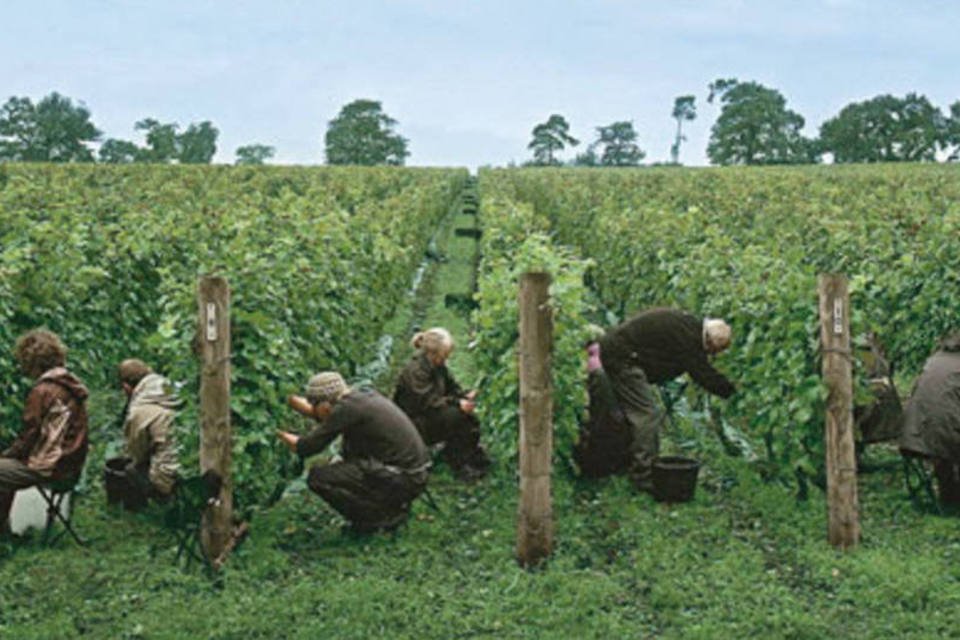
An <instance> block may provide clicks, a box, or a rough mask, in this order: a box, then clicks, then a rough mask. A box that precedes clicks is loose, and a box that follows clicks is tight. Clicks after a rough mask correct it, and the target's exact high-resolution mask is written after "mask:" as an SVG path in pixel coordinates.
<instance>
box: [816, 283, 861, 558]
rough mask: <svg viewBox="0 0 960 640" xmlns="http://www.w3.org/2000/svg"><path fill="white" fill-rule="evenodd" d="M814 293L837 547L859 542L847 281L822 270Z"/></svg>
mask: <svg viewBox="0 0 960 640" xmlns="http://www.w3.org/2000/svg"><path fill="white" fill-rule="evenodd" d="M818 290H819V293H820V348H821V349H822V351H823V378H824V381H825V382H826V385H827V389H828V392H829V393H828V395H827V420H826V446H827V460H826V462H827V510H828V518H827V520H828V535H827V537H828V539H829V541H830V544H832V545H833V546H835V547H839V548H841V549H851V548H853V547H855V546H857V544H858V543H859V542H860V515H859V505H858V501H857V462H856V456H855V452H854V443H853V415H852V408H853V381H852V371H853V354H852V352H851V350H850V294H849V292H848V290H847V279H846V278H845V277H843V276H841V275H834V274H823V275H821V276H820V282H819V286H818Z"/></svg>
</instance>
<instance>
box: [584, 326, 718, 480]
mask: <svg viewBox="0 0 960 640" xmlns="http://www.w3.org/2000/svg"><path fill="white" fill-rule="evenodd" d="M730 338H731V331H730V326H729V325H728V324H727V323H726V322H724V321H723V320H719V319H715V318H699V317H697V316H694V315H693V314H690V313H687V312H686V311H681V310H679V309H666V308H656V309H649V310H647V311H644V312H642V313H639V314H637V315H635V316H634V317H632V318H630V319H629V320H627V321H625V322H623V323H621V324H619V325H617V326H616V327H614V328H612V329H610V330H608V331H607V332H606V333H604V334H603V335H602V336H599V339H598V340H596V341H595V342H591V343H590V344H589V345H588V346H587V355H588V359H587V370H588V372H589V378H588V384H589V391H590V414H591V415H590V422H589V423H587V424H586V425H584V426H583V427H582V428H581V432H580V441H579V442H578V443H577V448H576V450H575V451H574V457H575V459H576V461H577V464H578V465H579V467H580V470H581V473H583V474H584V475H585V476H589V477H600V476H605V475H611V474H614V473H620V472H623V471H627V472H629V474H630V477H631V480H632V481H633V483H634V485H635V486H636V487H637V489H639V490H641V491H650V490H651V489H652V483H651V470H652V465H653V459H654V457H656V455H657V454H658V453H659V451H660V423H661V422H662V421H663V415H662V412H661V411H660V410H659V408H658V407H657V404H656V402H655V400H654V392H653V389H652V388H651V387H650V384H651V383H652V384H660V383H664V382H667V381H668V380H672V379H673V378H675V377H677V376H679V375H681V374H683V373H687V374H689V375H690V377H691V378H693V381H694V382H696V383H697V384H698V385H700V386H701V387H703V388H704V389H706V390H707V391H708V392H710V393H712V394H714V395H717V396H720V397H721V398H728V397H730V396H731V395H732V394H733V393H734V390H735V389H734V386H733V384H732V383H731V382H730V381H729V380H728V379H727V378H726V377H725V376H724V375H723V374H722V373H720V372H719V371H717V370H716V369H714V368H713V365H711V364H710V356H712V355H714V354H717V353H720V352H721V351H723V350H724V349H726V348H727V347H729V346H730Z"/></svg>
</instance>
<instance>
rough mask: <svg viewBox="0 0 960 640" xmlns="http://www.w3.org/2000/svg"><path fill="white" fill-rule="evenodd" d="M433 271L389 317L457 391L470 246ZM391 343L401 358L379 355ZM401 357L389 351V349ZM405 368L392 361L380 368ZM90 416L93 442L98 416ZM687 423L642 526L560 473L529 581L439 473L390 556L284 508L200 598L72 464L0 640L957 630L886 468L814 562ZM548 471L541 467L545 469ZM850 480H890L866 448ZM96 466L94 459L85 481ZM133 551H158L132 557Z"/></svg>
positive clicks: (793, 513)
mask: <svg viewBox="0 0 960 640" xmlns="http://www.w3.org/2000/svg"><path fill="white" fill-rule="evenodd" d="M462 222H466V221H465V220H457V219H454V218H451V219H449V223H450V226H449V228H448V229H447V230H446V231H445V232H444V233H443V234H441V237H440V238H439V239H438V244H439V245H440V246H441V248H442V251H443V252H444V253H445V254H446V255H447V258H448V260H447V261H446V262H440V263H438V264H437V265H436V269H435V270H434V271H433V273H432V274H431V275H430V277H429V281H428V282H427V283H425V286H426V288H425V289H424V293H423V294H422V299H421V300H419V301H418V302H417V303H416V305H415V306H416V310H415V311H412V312H410V318H411V322H412V321H414V320H413V318H414V317H416V318H417V320H416V321H417V322H422V323H423V325H422V326H433V325H443V326H446V327H448V328H449V329H451V331H453V333H454V336H455V337H456V338H457V340H458V343H459V344H460V348H459V349H458V350H457V351H456V352H455V354H454V357H453V359H452V362H451V366H452V368H453V369H454V371H455V373H456V375H457V376H458V378H459V379H460V380H462V381H463V382H464V383H465V384H468V385H469V384H470V383H471V382H472V380H473V379H474V377H475V374H476V372H475V370H474V368H473V367H474V365H473V359H472V357H471V354H470V352H469V350H468V349H465V348H464V347H465V346H466V343H467V342H468V339H469V335H470V327H469V321H468V319H467V318H466V317H465V316H464V315H463V314H460V313H457V312H455V311H452V310H450V309H446V308H445V307H444V306H443V295H444V294H445V293H446V292H464V291H465V290H468V289H469V285H470V275H471V272H470V270H469V268H468V267H467V266H465V265H469V264H470V261H471V260H472V253H471V243H473V241H472V240H470V239H464V238H457V237H455V236H452V235H451V233H452V232H451V231H450V230H451V229H452V228H454V227H455V226H456V225H457V224H459V223H462ZM398 339H402V337H398ZM400 351H403V352H404V354H409V348H403V349H400ZM397 358H399V359H405V358H406V355H400V356H397ZM94 400H96V401H95V402H93V403H92V405H91V412H92V422H93V424H95V425H98V426H97V430H96V433H97V435H98V437H97V441H98V442H101V443H102V442H104V441H105V440H106V439H107V437H108V431H107V429H108V428H109V427H108V425H109V423H110V420H111V419H112V417H113V415H112V414H113V409H114V408H115V406H114V405H115V403H116V402H117V401H118V399H117V398H116V397H114V396H111V395H109V394H102V393H101V394H97V395H96V396H95V398H94ZM702 420H703V418H702V417H698V416H696V415H694V414H683V415H680V416H679V417H678V419H677V421H676V423H675V424H671V425H670V426H669V428H668V431H667V435H666V441H665V444H664V449H668V450H671V451H679V452H685V453H688V454H691V455H694V456H695V457H698V458H700V459H701V460H703V461H704V467H703V469H702V470H701V476H700V483H699V485H698V489H697V494H696V496H695V498H694V500H693V501H692V502H691V503H688V504H683V505H673V506H669V505H662V504H657V503H655V502H653V501H652V500H651V499H650V498H649V497H647V496H645V495H637V494H636V493H634V492H633V490H632V489H631V487H630V485H629V483H628V482H627V481H626V480H625V479H624V478H612V479H607V480H603V481H597V482H584V481H579V480H576V479H574V478H572V477H571V476H570V475H569V474H568V473H567V470H566V468H565V467H563V466H562V465H561V466H560V468H558V469H557V473H556V475H555V483H554V517H555V527H556V535H555V550H554V554H553V556H552V558H551V559H550V561H549V563H548V564H547V565H546V566H545V567H543V568H542V569H540V570H537V571H532V572H528V571H524V570H521V569H520V568H518V566H517V564H516V561H515V559H514V544H515V535H516V534H515V518H516V508H517V490H516V468H515V463H514V461H510V460H500V461H498V462H497V465H496V469H495V473H494V475H493V476H492V477H490V478H488V479H486V480H484V481H482V482H480V483H478V484H474V485H464V484H462V483H459V482H457V481H455V480H454V479H453V478H452V477H451V476H450V475H449V473H448V471H447V470H446V469H444V468H442V467H441V468H440V469H439V470H438V471H437V472H436V473H435V474H434V476H433V477H432V479H431V493H432V495H433V496H434V498H435V499H436V501H437V503H438V504H439V507H440V512H439V513H438V512H435V511H434V510H433V509H431V508H430V507H429V506H428V505H427V504H426V503H425V502H424V501H422V500H421V501H418V502H417V503H416V504H415V506H414V511H413V517H412V518H411V520H410V522H409V524H408V525H407V526H405V527H404V528H402V529H401V530H400V531H399V532H398V533H397V534H395V535H377V536H373V537H366V538H357V537H352V536H349V535H345V534H343V533H342V532H341V525H342V520H341V519H340V518H339V517H338V516H337V515H336V514H334V513H333V512H332V511H331V510H330V509H329V508H328V507H327V506H326V505H324V503H323V502H322V501H321V500H319V499H318V498H316V497H315V496H313V495H312V494H311V493H310V492H309V491H305V490H304V489H303V488H302V486H300V485H298V486H300V488H299V489H296V488H295V489H293V490H291V491H290V492H288V494H287V495H286V496H285V497H284V499H283V500H281V501H280V502H279V503H277V504H276V505H275V506H274V507H273V508H271V509H269V510H267V511H262V512H259V513H257V514H255V517H254V519H253V520H252V522H251V531H250V537H249V539H248V540H247V541H246V542H245V543H244V544H243V545H242V546H241V547H240V548H239V549H238V550H237V552H236V553H235V554H234V555H233V557H231V559H230V561H229V563H228V564H227V566H226V569H225V570H224V572H223V575H222V578H221V579H220V580H218V581H215V582H214V581H211V580H209V579H208V578H207V577H206V576H205V575H204V574H203V573H202V572H201V571H198V570H196V569H194V570H192V571H182V570H181V569H179V568H178V567H176V566H175V565H174V563H173V551H174V550H173V547H172V540H171V539H169V538H167V537H166V536H165V535H164V533H163V531H162V530H161V528H160V527H159V524H158V515H157V514H156V513H152V514H151V513H147V514H139V515H130V514H125V513H122V512H117V511H113V510H110V509H108V508H107V507H106V506H105V504H104V502H105V500H104V495H103V490H102V486H101V484H100V482H99V481H98V480H97V479H96V477H95V476H96V475H97V471H96V468H98V467H97V466H96V465H95V464H93V463H91V465H90V467H89V473H90V475H91V478H90V480H91V481H89V482H88V483H87V489H86V493H85V494H84V495H82V496H81V497H80V501H79V503H78V507H77V515H76V518H75V522H76V524H77V526H78V528H79V530H80V531H81V532H82V533H83V534H84V535H87V536H92V537H93V541H92V543H91V545H90V546H89V547H88V548H87V549H79V548H77V547H75V546H74V545H73V544H72V542H70V541H69V540H66V539H65V540H62V541H60V542H59V543H58V544H57V545H56V546H55V547H54V548H43V547H41V546H40V545H39V543H38V542H37V541H35V540H28V541H26V542H20V543H17V544H16V545H14V546H11V545H9V544H8V545H4V544H3V543H0V638H3V639H4V640H5V639H6V638H11V639H16V640H28V639H32V638H37V639H48V638H58V639H59V638H137V639H148V638H149V639H153V638H211V639H228V638H229V639H238V640H239V639H243V640H247V639H252V638H304V639H307V638H310V639H314V638H327V637H330V638H371V637H387V638H421V639H422V638H494V637H497V638H500V637H503V638H648V637H658V638H709V639H715V638H746V637H760V638H825V637H851V638H937V637H954V636H956V635H957V634H958V632H957V631H956V630H955V628H956V619H957V617H958V614H960V584H958V581H960V540H958V538H957V534H956V532H957V521H956V519H955V518H949V517H943V516H935V515H930V514H927V513H924V512H922V511H919V510H918V509H917V508H915V507H914V506H913V505H912V504H911V503H910V501H909V500H908V499H907V497H906V494H905V491H904V489H903V486H902V478H901V475H900V471H899V468H898V467H896V466H895V465H894V466H893V467H891V468H887V469H885V470H882V471H879V472H876V473H873V474H869V475H865V476H862V477H861V484H860V487H861V493H860V502H861V511H862V527H863V543H862V545H861V547H860V548H859V549H857V550H856V551H853V552H850V553H841V552H837V551H834V550H833V549H832V548H830V547H829V545H827V543H826V505H825V503H824V499H823V496H822V494H821V493H819V492H817V491H814V492H813V493H812V497H811V499H810V500H808V501H805V502H797V501H796V500H795V499H794V497H793V494H792V492H791V490H790V489H788V488H786V487H783V486H780V485H777V484H765V483H763V482H762V481H761V480H760V479H759V476H758V475H757V473H756V472H755V471H754V470H753V469H751V468H750V467H749V466H748V465H747V463H745V462H743V461H741V460H739V459H736V458H731V457H728V456H726V455H724V454H723V453H722V447H721V446H720V445H719V443H718V442H717V441H716V439H715V436H713V435H712V434H711V433H710V432H709V430H708V429H706V427H705V425H704V424H703V423H702ZM562 454H563V452H561V455H562ZM868 455H869V456H870V459H871V461H872V462H895V460H896V454H895V453H894V452H893V451H892V450H890V449H885V448H882V447H875V448H873V449H872V450H871V451H870V452H869V454H868ZM102 458H103V448H102V446H101V448H100V449H98V451H97V453H96V455H95V456H93V460H96V461H100V460H102ZM152 547H158V549H157V552H156V554H155V555H151V553H150V550H151V548H152Z"/></svg>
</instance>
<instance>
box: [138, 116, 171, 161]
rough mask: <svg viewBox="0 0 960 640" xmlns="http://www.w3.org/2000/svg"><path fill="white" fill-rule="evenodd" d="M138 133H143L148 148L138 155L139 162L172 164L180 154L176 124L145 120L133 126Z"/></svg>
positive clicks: (144, 148)
mask: <svg viewBox="0 0 960 640" xmlns="http://www.w3.org/2000/svg"><path fill="white" fill-rule="evenodd" d="M133 128H134V129H135V130H136V131H143V132H144V137H145V138H146V142H147V146H146V147H143V148H141V149H140V150H139V152H138V153H137V162H157V163H162V162H171V161H173V160H175V159H176V158H177V156H178V154H179V149H178V145H177V129H179V128H180V125H178V124H177V123H175V122H168V123H161V122H160V121H159V120H155V119H154V118H144V119H143V120H141V121H139V122H137V123H136V124H135V125H133Z"/></svg>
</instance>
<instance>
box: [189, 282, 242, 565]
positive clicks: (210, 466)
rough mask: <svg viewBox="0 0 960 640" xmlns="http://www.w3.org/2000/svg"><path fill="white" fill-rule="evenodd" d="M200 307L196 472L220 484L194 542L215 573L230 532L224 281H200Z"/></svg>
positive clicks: (227, 324)
mask: <svg viewBox="0 0 960 640" xmlns="http://www.w3.org/2000/svg"><path fill="white" fill-rule="evenodd" d="M197 301H198V303H199V306H200V327H199V331H200V336H199V342H200V354H201V369H200V472H201V473H206V472H207V471H213V472H215V473H216V474H217V475H219V476H220V478H221V479H222V480H223V486H222V488H221V490H220V496H219V499H218V500H216V501H214V502H213V503H211V504H210V505H208V506H207V508H206V509H205V510H204V512H203V521H202V529H201V535H200V540H201V543H202V544H203V548H204V551H205V553H206V557H207V558H209V560H210V562H211V564H212V565H213V567H214V568H217V569H219V568H220V566H221V565H222V564H223V562H224V560H225V551H226V550H227V549H228V548H229V543H230V541H231V538H232V529H233V479H232V477H231V475H230V458H231V447H232V444H233V442H232V437H231V431H230V287H229V286H228V285H227V281H226V279H225V278H220V277H210V276H204V277H201V278H200V282H199V284H198V287H197Z"/></svg>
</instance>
